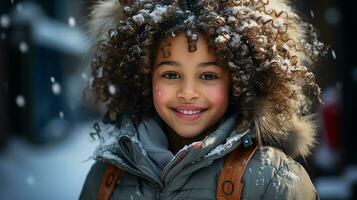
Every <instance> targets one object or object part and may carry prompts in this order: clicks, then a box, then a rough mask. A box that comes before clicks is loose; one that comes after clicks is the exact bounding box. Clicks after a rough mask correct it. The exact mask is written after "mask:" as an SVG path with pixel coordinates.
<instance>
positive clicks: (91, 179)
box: [79, 161, 107, 200]
mask: <svg viewBox="0 0 357 200" xmlns="http://www.w3.org/2000/svg"><path fill="white" fill-rule="evenodd" d="M106 167H107V165H106V164H105V163H104V162H99V161H97V162H95V163H94V164H93V165H92V167H91V169H90V170H89V172H88V174H87V178H86V180H85V182H84V185H83V188H82V191H81V194H80V197H79V199H86V200H87V199H88V200H89V199H93V200H94V199H96V198H97V195H98V192H99V186H100V183H101V180H102V178H103V174H104V172H105V170H106Z"/></svg>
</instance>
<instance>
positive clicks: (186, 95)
mask: <svg viewBox="0 0 357 200" xmlns="http://www.w3.org/2000/svg"><path fill="white" fill-rule="evenodd" d="M176 96H177V98H178V99H179V100H181V101H184V102H191V101H194V100H197V99H199V98H200V92H199V89H198V88H197V87H196V86H195V84H194V83H193V82H192V81H185V82H183V83H182V84H181V86H180V88H179V90H178V91H177V94H176Z"/></svg>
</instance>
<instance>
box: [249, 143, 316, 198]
mask: <svg viewBox="0 0 357 200" xmlns="http://www.w3.org/2000/svg"><path fill="white" fill-rule="evenodd" d="M243 184H244V188H243V194H242V197H243V199H316V198H317V192H316V190H315V187H314V185H313V184H312V182H311V179H310V177H309V175H308V174H307V172H306V170H305V169H304V168H303V167H302V166H301V164H300V163H298V162H296V161H295V160H294V159H292V158H291V157H290V156H288V155H286V154H285V153H284V152H283V151H281V150H280V149H277V148H274V147H269V146H264V147H260V148H259V149H258V150H257V151H256V152H255V154H254V155H253V157H252V158H251V160H250V161H249V163H248V165H247V168H246V171H245V173H244V176H243ZM301 191H304V192H301Z"/></svg>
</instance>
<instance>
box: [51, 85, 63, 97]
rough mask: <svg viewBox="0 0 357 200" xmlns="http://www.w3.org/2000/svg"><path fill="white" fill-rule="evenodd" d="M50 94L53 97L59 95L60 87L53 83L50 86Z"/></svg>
mask: <svg viewBox="0 0 357 200" xmlns="http://www.w3.org/2000/svg"><path fill="white" fill-rule="evenodd" d="M52 92H53V94H55V95H59V94H61V85H60V84H59V83H57V82H54V83H53V84H52Z"/></svg>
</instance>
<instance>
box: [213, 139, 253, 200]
mask: <svg viewBox="0 0 357 200" xmlns="http://www.w3.org/2000/svg"><path fill="white" fill-rule="evenodd" d="M257 148H258V145H257V144H256V143H253V145H251V146H250V147H248V148H244V147H243V145H242V144H241V145H240V146H239V147H238V148H237V149H235V150H234V151H233V152H231V153H230V154H229V156H228V158H227V159H226V160H225V162H224V165H223V168H222V170H221V173H220V175H219V179H218V184H217V193H216V199H217V200H239V199H240V197H241V193H242V189H243V183H242V178H243V175H244V171H245V168H246V167H247V164H248V162H249V160H250V158H251V157H252V156H253V154H254V152H255V151H256V149H257Z"/></svg>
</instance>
